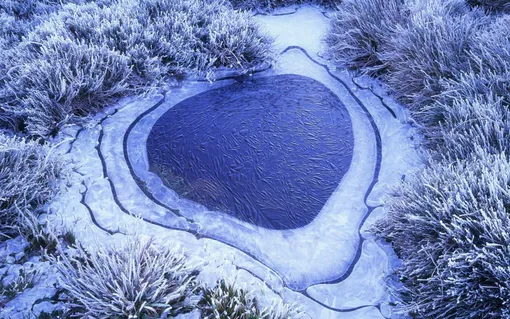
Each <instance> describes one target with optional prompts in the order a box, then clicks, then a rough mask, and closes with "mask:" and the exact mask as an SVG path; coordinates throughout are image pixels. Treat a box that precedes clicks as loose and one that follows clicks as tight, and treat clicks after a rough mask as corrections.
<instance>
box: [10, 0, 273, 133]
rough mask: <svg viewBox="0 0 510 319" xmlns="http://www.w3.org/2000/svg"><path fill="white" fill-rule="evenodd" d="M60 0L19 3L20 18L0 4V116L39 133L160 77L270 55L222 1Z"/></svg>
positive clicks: (246, 64)
mask: <svg viewBox="0 0 510 319" xmlns="http://www.w3.org/2000/svg"><path fill="white" fill-rule="evenodd" d="M43 2H44V1H43ZM67 2H71V3H68V4H66V5H64V6H62V5H60V7H58V8H57V9H55V8H53V7H51V10H50V9H43V8H39V7H37V8H31V7H28V9H26V10H27V11H28V12H30V14H27V16H30V17H32V18H31V19H29V18H27V19H26V20H27V21H28V22H26V23H25V24H24V25H23V24H22V25H18V24H17V21H18V20H19V19H18V18H17V16H19V15H20V14H21V13H19V11H20V10H18V9H16V10H13V9H9V10H3V11H4V12H3V13H2V15H1V16H0V23H1V24H4V25H5V28H4V29H3V30H2V32H0V35H1V38H2V41H0V42H2V43H3V45H2V46H1V50H2V52H1V53H2V55H1V56H0V71H2V72H0V73H1V74H2V76H0V124H3V125H4V126H8V127H10V128H11V129H15V130H22V131H25V132H27V133H29V134H30V135H38V136H43V137H46V136H48V135H54V134H55V133H56V132H58V130H59V129H60V128H61V127H62V126H63V125H64V124H65V123H67V122H69V121H70V120H72V119H73V118H75V117H77V116H83V115H86V114H89V113H91V112H94V111H95V110H97V109H98V108H100V107H103V106H105V105H107V104H108V103H110V102H111V101H112V99H115V98H117V97H120V96H123V95H127V94H138V93H142V92H147V91H149V90H151V89H154V88H157V87H159V86H161V85H162V82H163V81H167V80H168V79H169V77H176V76H182V75H185V74H189V73H199V74H202V75H206V76H207V75H210V73H211V72H213V71H214V70H216V69H218V68H229V69H235V70H239V71H241V72H248V71H249V70H250V69H252V68H253V67H255V66H257V65H259V64H261V63H263V62H267V61H270V59H271V56H272V55H271V53H270V44H271V43H272V39H270V38H269V37H268V36H266V35H265V34H264V33H263V32H262V31H261V30H260V29H259V27H258V25H256V24H255V22H254V21H253V20H252V18H251V17H250V15H249V14H247V13H244V12H241V11H234V10H232V8H231V6H230V4H229V3H227V2H224V1H222V0H214V1H204V0H190V1H188V0H186V1H184V0H111V1H100V2H89V1H67ZM72 2H76V3H78V4H76V3H72ZM41 6H42V5H41ZM24 10H25V9H24ZM1 11H2V10H0V12H1ZM48 12H51V13H48ZM22 15H25V14H22Z"/></svg>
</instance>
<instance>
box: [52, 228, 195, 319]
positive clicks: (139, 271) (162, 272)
mask: <svg viewBox="0 0 510 319" xmlns="http://www.w3.org/2000/svg"><path fill="white" fill-rule="evenodd" d="M56 267H57V270H58V272H59V274H60V277H59V278H60V279H59V283H60V285H61V287H62V288H63V289H64V290H65V291H66V293H67V294H68V295H69V297H70V298H72V300H73V302H72V304H71V313H73V314H74V315H76V316H78V317H80V318H82V317H83V318H159V317H160V316H161V315H163V314H166V315H170V316H175V315H177V314H179V313H181V312H183V311H186V310H187V307H188V306H189V305H187V304H185V301H187V299H188V298H189V297H191V296H192V295H193V294H194V290H195V288H196V287H195V275H196V274H195V269H194V268H193V267H192V266H191V265H190V264H189V263H188V262H187V261H186V257H185V256H184V255H183V254H182V253H180V252H178V251H176V250H174V249H171V248H168V247H162V246H155V245H154V244H153V243H152V241H147V242H142V241H141V240H140V239H139V238H135V239H130V240H129V241H128V242H127V244H126V245H124V246H123V247H121V248H120V249H117V248H116V247H113V246H106V245H99V246H98V247H97V249H95V250H94V251H93V252H87V251H85V250H84V249H83V248H81V247H79V248H77V250H76V253H75V254H73V255H72V256H67V255H62V256H61V257H60V259H59V260H58V262H57V263H56Z"/></svg>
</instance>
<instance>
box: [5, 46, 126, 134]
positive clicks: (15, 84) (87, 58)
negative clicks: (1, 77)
mask: <svg viewBox="0 0 510 319" xmlns="http://www.w3.org/2000/svg"><path fill="white" fill-rule="evenodd" d="M23 50H24V52H25V55H24V56H23V62H22V63H21V61H19V62H18V65H16V67H14V68H12V69H11V70H10V71H9V72H8V74H7V76H8V81H7V86H8V92H9V93H10V95H11V98H12V100H14V101H15V102H14V103H12V104H10V103H9V104H6V105H5V106H4V109H5V110H6V111H7V112H9V113H10V114H11V115H12V116H14V117H15V118H18V119H24V125H25V130H26V131H27V132H28V133H29V134H31V135H38V136H49V135H55V134H56V133H57V132H58V130H59V128H60V127H62V126H63V125H65V124H66V123H68V122H69V121H70V120H72V119H73V117H75V116H84V115H87V114H88V113H90V112H92V111H94V110H97V109H98V108H99V107H101V106H104V105H105V104H106V103H108V102H109V101H111V100H112V99H113V98H115V97H119V96H121V95H123V94H127V93H128V92H133V88H132V87H130V85H129V84H128V80H129V76H130V74H131V67H130V66H129V61H128V59H127V57H125V56H122V55H120V54H119V53H118V52H115V51H112V50H108V49H107V48H105V47H100V46H91V45H85V44H80V43H77V42H73V41H71V40H69V39H64V38H62V37H58V36H52V37H51V38H48V39H46V40H45V41H42V42H31V43H26V44H25V43H24V45H23Z"/></svg>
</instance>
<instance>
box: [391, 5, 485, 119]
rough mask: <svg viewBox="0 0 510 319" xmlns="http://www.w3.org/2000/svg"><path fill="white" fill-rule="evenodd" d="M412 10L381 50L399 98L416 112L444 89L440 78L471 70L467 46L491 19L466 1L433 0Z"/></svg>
mask: <svg viewBox="0 0 510 319" xmlns="http://www.w3.org/2000/svg"><path fill="white" fill-rule="evenodd" d="M409 7H410V10H411V12H413V14H412V15H411V16H410V17H409V19H408V23H407V24H406V25H403V26H402V25H401V26H399V27H398V31H397V33H396V35H389V36H391V40H390V43H391V45H390V47H389V48H388V50H387V51H385V52H383V53H382V60H383V61H384V62H385V64H386V65H388V68H389V70H388V73H387V74H386V80H387V83H388V85H389V86H390V88H391V90H392V91H393V92H394V94H395V96H396V98H397V99H399V100H400V101H402V102H404V103H406V104H407V105H409V106H410V107H411V110H414V111H417V114H418V115H419V111H420V108H421V107H422V106H423V105H426V104H428V103H430V102H431V101H432V99H433V98H434V96H435V95H437V94H439V93H440V92H442V91H443V88H442V87H441V85H440V80H441V79H455V78H456V77H457V76H458V74H459V73H460V72H462V70H468V69H469V58H468V54H467V52H468V50H469V48H470V47H471V45H472V44H473V40H474V34H475V33H476V32H477V31H478V30H480V28H481V27H483V26H484V25H485V24H486V22H487V19H486V17H485V15H484V14H483V12H481V11H478V10H469V8H468V7H467V5H465V4H464V3H463V2H462V1H456V0H454V1H446V2H444V1H440V0H429V1H426V2H416V4H413V5H410V6H409Z"/></svg>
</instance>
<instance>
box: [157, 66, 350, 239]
mask: <svg viewBox="0 0 510 319" xmlns="http://www.w3.org/2000/svg"><path fill="white" fill-rule="evenodd" d="M353 143H354V138H353V132H352V125H351V120H350V117H349V113H348V112H347V110H346V108H345V106H344V105H343V104H342V102H341V101H340V99H339V98H338V97H337V96H336V95H335V94H334V93H333V92H331V91H330V90H329V89H328V88H327V87H326V86H324V85H323V84H321V83H319V82H317V81H315V80H313V79H311V78H308V77H304V76H300V75H276V76H270V77H262V78H256V79H254V80H253V81H245V82H241V83H234V84H230V85H227V86H224V87H221V88H218V89H214V90H210V91H206V92H203V93H200V94H197V95H195V96H193V97H191V98H188V99H185V100H184V101H182V102H180V103H178V104H177V105H176V106H174V107H173V108H171V109H170V110H168V111H167V112H166V113H164V114H163V115H162V116H161V117H160V118H159V119H158V121H157V122H156V123H155V124H154V126H153V127H152V130H151V132H150V134H149V136H148V139H147V153H148V159H149V167H150V170H151V171H152V172H154V173H156V174H157V175H158V176H159V177H160V178H161V179H162V181H163V182H164V184H165V185H166V186H168V187H170V188H171V189H173V190H174V191H176V192H177V193H178V194H179V195H180V196H182V197H184V198H187V199H190V200H193V201H195V202H198V203H200V204H203V205H204V206H206V207H207V208H208V209H210V210H217V211H222V212H224V213H227V214H229V215H232V216H234V217H236V218H238V219H240V220H242V221H245V222H249V223H251V224H254V225H257V226H262V227H265V228H270V229H292V228H299V227H303V226H305V225H307V224H309V223H310V222H311V221H312V220H313V219H314V218H315V217H316V216H317V214H318V213H319V212H320V210H321V209H322V207H323V206H324V204H325V203H326V201H327V199H328V198H329V197H330V196H331V194H332V193H333V191H334V190H335V189H336V187H337V186H338V184H339V183H340V181H341V179H342V177H343V176H344V174H345V173H346V172H347V170H348V168H349V165H350V163H351V160H352V152H353Z"/></svg>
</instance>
